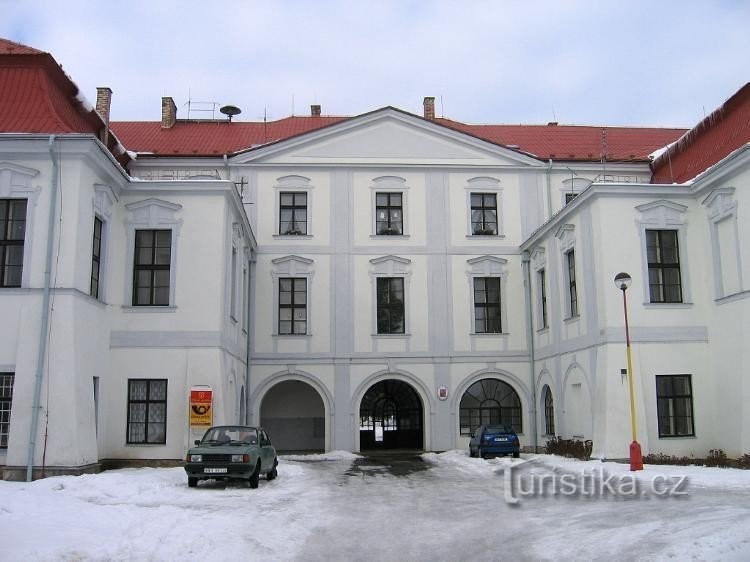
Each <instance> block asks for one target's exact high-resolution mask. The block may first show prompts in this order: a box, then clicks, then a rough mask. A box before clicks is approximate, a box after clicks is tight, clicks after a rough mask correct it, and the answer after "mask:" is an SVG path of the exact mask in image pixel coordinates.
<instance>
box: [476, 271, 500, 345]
mask: <svg viewBox="0 0 750 562" xmlns="http://www.w3.org/2000/svg"><path fill="white" fill-rule="evenodd" d="M474 331H475V332H476V333H477V334H500V333H502V331H503V326H502V320H501V315H500V278H499V277H475V278H474Z"/></svg>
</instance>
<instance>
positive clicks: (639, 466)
mask: <svg viewBox="0 0 750 562" xmlns="http://www.w3.org/2000/svg"><path fill="white" fill-rule="evenodd" d="M632 281H633V279H631V277H630V275H628V274H627V273H618V274H617V275H615V287H617V288H618V289H620V290H621V291H622V309H623V311H624V312H625V343H626V346H627V355H628V386H629V387H630V426H631V429H632V430H633V442H632V443H631V444H630V470H643V454H642V453H641V446H640V445H639V444H638V439H637V428H636V421H635V392H634V390H633V360H632V357H631V354H630V328H629V327H628V299H627V296H626V292H627V290H628V287H630V283H631V282H632Z"/></svg>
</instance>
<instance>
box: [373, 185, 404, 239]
mask: <svg viewBox="0 0 750 562" xmlns="http://www.w3.org/2000/svg"><path fill="white" fill-rule="evenodd" d="M375 233H376V234H385V235H397V234H403V233H404V207H403V197H402V194H401V193H380V192H378V193H376V194H375Z"/></svg>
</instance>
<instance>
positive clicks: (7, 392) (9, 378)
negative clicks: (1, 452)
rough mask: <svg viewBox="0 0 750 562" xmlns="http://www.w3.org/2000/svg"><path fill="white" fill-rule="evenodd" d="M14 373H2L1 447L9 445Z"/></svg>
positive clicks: (0, 403)
mask: <svg viewBox="0 0 750 562" xmlns="http://www.w3.org/2000/svg"><path fill="white" fill-rule="evenodd" d="M14 378H15V377H14V374H13V373H0V449H6V448H7V447H8V434H9V433H10V407H11V405H12V403H13V379H14Z"/></svg>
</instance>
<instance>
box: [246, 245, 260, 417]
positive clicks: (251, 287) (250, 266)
mask: <svg viewBox="0 0 750 562" xmlns="http://www.w3.org/2000/svg"><path fill="white" fill-rule="evenodd" d="M251 252H253V250H251ZM254 294H255V256H253V255H252V253H251V257H250V259H249V260H248V262H247V295H245V299H246V301H247V334H245V347H246V350H245V419H244V420H243V422H242V423H244V424H255V425H260V418H258V421H257V423H256V422H255V421H254V420H253V419H251V418H250V341H251V338H250V333H251V331H252V329H253V302H254V298H253V297H252V295H254Z"/></svg>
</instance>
